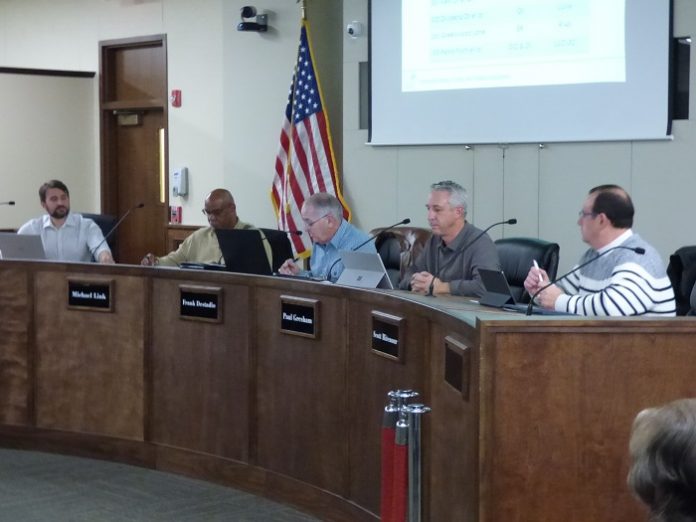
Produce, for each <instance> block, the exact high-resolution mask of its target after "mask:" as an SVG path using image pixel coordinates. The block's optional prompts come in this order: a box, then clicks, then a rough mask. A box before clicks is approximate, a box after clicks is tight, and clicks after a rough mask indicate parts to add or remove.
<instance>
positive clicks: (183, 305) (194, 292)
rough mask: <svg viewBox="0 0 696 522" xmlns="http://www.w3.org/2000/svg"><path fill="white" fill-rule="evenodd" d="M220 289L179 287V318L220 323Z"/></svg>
mask: <svg viewBox="0 0 696 522" xmlns="http://www.w3.org/2000/svg"><path fill="white" fill-rule="evenodd" d="M222 302H223V300H222V288H220V287H210V286H190V285H180V286H179V317H181V318H182V319H189V320H193V321H207V322H211V323H222Z"/></svg>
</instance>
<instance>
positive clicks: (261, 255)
mask: <svg viewBox="0 0 696 522" xmlns="http://www.w3.org/2000/svg"><path fill="white" fill-rule="evenodd" d="M215 233H216V234H217V238H218V243H219V244H220V250H221V251H222V257H223V258H224V260H225V270H226V271H227V272H240V273H242V274H258V275H271V266H270V265H269V264H268V256H267V255H266V249H265V247H264V244H263V238H262V236H261V232H260V231H259V230H255V229H247V230H237V229H228V230H216V231H215Z"/></svg>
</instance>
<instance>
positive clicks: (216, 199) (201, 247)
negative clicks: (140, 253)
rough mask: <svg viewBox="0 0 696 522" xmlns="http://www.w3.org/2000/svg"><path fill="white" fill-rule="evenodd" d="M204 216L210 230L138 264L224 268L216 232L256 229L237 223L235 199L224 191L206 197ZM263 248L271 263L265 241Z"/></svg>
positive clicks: (207, 229)
mask: <svg viewBox="0 0 696 522" xmlns="http://www.w3.org/2000/svg"><path fill="white" fill-rule="evenodd" d="M203 214H205V216H206V217H207V218H208V224H209V225H210V226H209V227H205V228H201V229H199V230H196V231H195V232H194V233H193V234H191V235H190V236H188V237H187V238H186V239H185V240H184V242H183V243H181V245H180V246H179V248H178V249H177V250H175V251H174V252H171V253H170V254H168V255H166V256H162V257H156V256H155V255H154V254H147V255H146V256H145V257H144V258H143V260H142V261H141V264H143V265H147V266H156V265H157V266H179V265H181V264H182V263H206V264H224V259H223V257H222V251H221V250H220V244H219V243H218V239H217V235H216V234H215V231H216V230H219V229H237V230H240V229H241V230H246V229H253V228H256V227H254V226H253V225H250V224H249V223H244V222H242V221H240V220H239V217H238V216H237V206H236V205H235V203H234V198H233V197H232V194H230V191H229V190H226V189H222V188H219V189H215V190H213V191H212V192H211V193H210V194H208V195H207V196H206V198H205V207H204V208H203ZM263 244H264V248H265V249H266V255H267V256H268V259H269V263H270V262H271V251H270V246H269V245H268V241H264V242H263Z"/></svg>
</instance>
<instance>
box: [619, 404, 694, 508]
mask: <svg viewBox="0 0 696 522" xmlns="http://www.w3.org/2000/svg"><path fill="white" fill-rule="evenodd" d="M629 449H630V453H631V459H632V466H631V469H630V471H629V474H628V484H629V486H630V487H631V489H632V490H633V491H634V492H635V494H636V495H637V496H638V498H640V499H641V500H642V501H643V502H644V503H645V504H646V505H647V506H648V507H649V508H650V511H651V514H652V520H653V521H654V522H694V521H696V399H682V400H678V401H674V402H671V403H669V404H666V405H664V406H661V407H659V408H649V409H647V410H643V411H641V412H640V413H639V414H638V416H637V417H636V419H635V421H634V422H633V430H632V432H631V441H630V444H629Z"/></svg>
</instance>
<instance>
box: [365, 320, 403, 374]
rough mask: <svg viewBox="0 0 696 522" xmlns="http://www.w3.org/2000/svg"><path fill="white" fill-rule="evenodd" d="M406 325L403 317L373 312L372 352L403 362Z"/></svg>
mask: <svg viewBox="0 0 696 522" xmlns="http://www.w3.org/2000/svg"><path fill="white" fill-rule="evenodd" d="M405 327H406V323H405V321H404V319H403V318H402V317H396V316H395V315H390V314H385V313H383V312H376V311H373V312H372V333H371V337H372V351H373V353H375V354H376V355H380V356H382V357H386V358H388V359H392V360H395V361H398V362H403V350H402V349H401V343H402V342H403V340H404V338H405V335H404V330H405Z"/></svg>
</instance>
